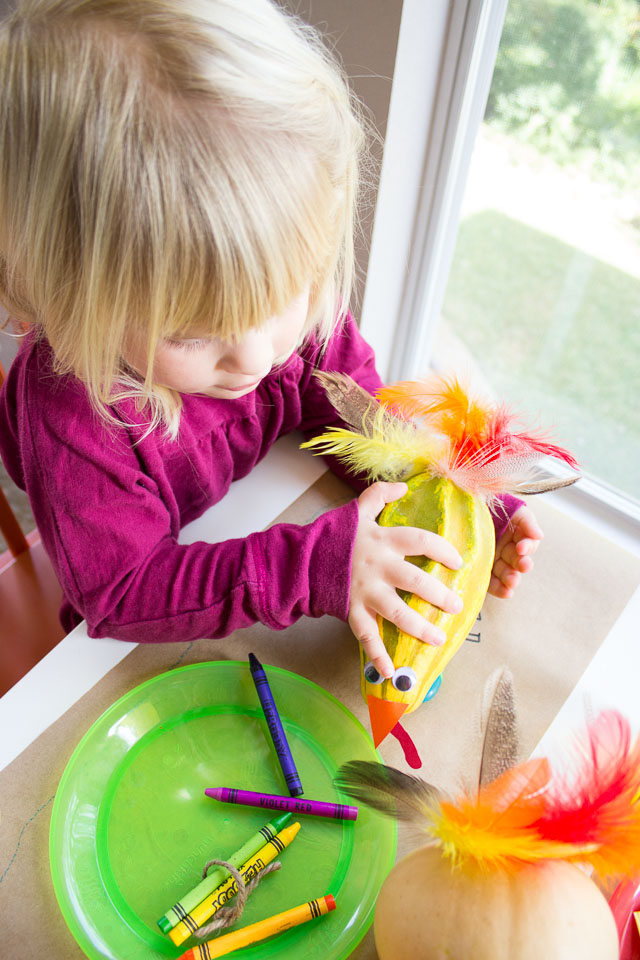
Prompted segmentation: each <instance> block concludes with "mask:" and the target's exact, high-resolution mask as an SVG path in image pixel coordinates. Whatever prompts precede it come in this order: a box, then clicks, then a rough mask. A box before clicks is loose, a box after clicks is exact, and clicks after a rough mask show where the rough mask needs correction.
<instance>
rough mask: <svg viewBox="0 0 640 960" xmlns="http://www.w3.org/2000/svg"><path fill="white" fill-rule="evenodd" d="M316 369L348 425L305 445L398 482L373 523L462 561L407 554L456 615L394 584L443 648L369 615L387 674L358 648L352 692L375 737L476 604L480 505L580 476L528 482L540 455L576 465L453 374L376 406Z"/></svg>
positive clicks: (487, 562) (482, 563)
mask: <svg viewBox="0 0 640 960" xmlns="http://www.w3.org/2000/svg"><path fill="white" fill-rule="evenodd" d="M316 376H317V377H318V379H319V380H320V382H321V383H322V385H323V386H324V388H325V390H326V392H327V395H328V396H329V399H330V400H331V402H332V404H333V406H334V407H335V409H336V411H337V412H338V414H339V415H340V417H341V418H342V420H343V422H344V423H346V424H348V425H349V427H351V428H352V429H346V428H345V427H341V426H338V427H329V428H328V430H327V432H325V433H323V434H322V435H320V436H318V437H315V438H313V439H312V440H309V441H307V442H306V443H304V444H303V445H302V446H303V447H309V448H311V449H313V450H314V451H315V452H318V453H324V454H329V455H333V456H335V457H337V458H338V459H340V460H341V461H342V462H343V463H346V464H347V465H348V466H349V467H350V468H351V469H353V470H354V471H355V472H357V473H360V474H364V475H366V476H368V477H369V479H370V480H403V481H406V482H407V484H408V487H409V489H408V491H407V493H406V494H405V495H404V496H403V497H402V499H400V500H398V501H395V502H393V503H390V504H388V505H387V506H386V507H385V508H384V510H383V511H382V513H381V514H380V516H379V518H378V522H379V523H380V524H381V525H382V526H397V525H400V524H402V525H406V526H412V527H420V528H422V529H425V530H431V531H433V532H434V533H437V534H439V535H440V536H441V537H444V538H445V539H446V540H448V541H449V542H450V543H451V544H453V546H454V547H456V549H457V550H458V552H459V553H460V554H461V556H462V560H463V563H462V567H461V568H460V569H459V570H450V569H448V568H446V567H444V566H442V565H441V564H439V563H436V562H434V561H432V560H430V559H428V558H427V557H409V558H407V559H409V560H410V561H411V562H413V563H416V564H418V565H419V566H420V567H422V568H423V569H424V570H426V571H427V572H428V573H431V574H433V575H434V576H436V577H437V578H438V579H439V580H440V581H441V582H442V583H443V584H444V585H445V586H447V587H449V588H450V589H451V590H453V591H454V592H455V593H457V594H458V595H459V596H460V598H461V599H462V602H463V609H462V612H461V613H459V614H449V613H445V612H444V611H442V610H440V609H438V608H436V607H434V606H433V605H432V604H430V603H428V602H427V601H425V600H423V599H422V598H420V597H417V596H414V595H413V594H407V593H406V592H403V591H400V590H398V593H399V594H400V595H401V597H402V598H403V599H404V600H406V601H407V603H408V604H409V606H410V607H412V608H413V609H414V610H417V611H418V612H419V613H420V614H422V615H423V616H424V617H426V618H428V619H429V620H430V621H431V622H432V623H434V624H435V625H436V626H438V627H440V628H441V629H442V630H443V632H444V634H445V636H446V641H445V643H444V644H443V645H442V646H439V647H437V646H434V645H432V644H428V643H424V642H422V641H420V640H417V639H416V638H414V637H412V636H410V635H408V634H406V633H403V632H402V631H401V630H399V629H398V628H397V627H396V626H394V625H393V624H391V623H390V622H387V621H386V620H384V619H382V618H381V617H378V627H379V630H380V635H381V637H382V639H383V641H384V644H385V647H386V649H387V651H388V652H389V654H390V656H391V659H392V660H393V665H394V675H393V677H392V678H391V679H390V680H384V679H383V678H382V677H381V676H380V675H379V673H378V671H377V670H376V669H375V667H374V665H373V663H368V662H366V661H365V658H364V655H363V654H361V689H362V694H363V696H364V698H365V700H366V702H367V703H368V706H369V714H370V718H371V728H372V733H373V740H374V743H375V745H376V746H377V745H378V744H379V743H380V742H381V741H382V740H383V739H384V738H385V737H386V736H387V734H388V733H390V732H391V731H392V730H393V729H394V727H395V726H396V724H397V723H398V721H399V720H400V717H401V716H402V715H403V713H405V712H407V713H410V712H411V711H413V710H415V709H416V708H417V707H419V706H420V704H421V703H422V702H423V700H424V698H425V696H426V695H427V693H428V691H429V689H430V687H431V686H432V684H433V683H434V681H435V680H436V679H437V678H438V677H439V676H440V674H441V673H442V670H443V668H444V667H445V666H446V664H447V663H448V662H449V661H450V660H451V658H452V657H453V656H454V655H455V653H456V652H457V651H458V649H459V648H460V645H461V644H462V643H463V641H464V640H465V638H466V637H467V635H468V633H469V631H470V630H471V627H472V626H473V624H474V622H475V620H476V618H477V616H478V613H479V612H480V608H481V607H482V604H483V601H484V598H485V594H486V592H487V587H488V585H489V580H490V577H491V568H492V565H493V558H494V550H495V531H494V525H493V521H492V518H491V514H490V512H489V508H488V506H487V503H491V502H497V499H498V497H499V496H500V494H501V493H506V492H508V493H516V494H517V493H541V492H543V491H544V490H551V489H556V488H557V487H560V486H565V485H567V484H568V483H573V482H575V480H576V479H577V478H578V475H577V474H575V475H574V476H572V477H570V478H569V479H562V480H554V481H549V480H546V479H545V480H544V481H538V482H535V483H529V482H528V481H527V480H526V474H527V471H529V470H530V468H531V467H532V465H533V464H534V463H535V462H536V461H537V460H539V459H540V458H541V457H542V456H553V457H557V458H559V459H561V460H564V461H565V462H566V463H568V464H569V465H570V466H572V467H573V468H576V467H577V463H576V461H575V460H574V459H573V457H572V456H571V454H570V453H568V452H567V451H566V450H563V449H562V448H561V447H557V446H555V445H554V444H550V443H548V442H547V441H546V440H543V439H542V438H540V437H539V436H537V435H535V434H531V435H527V434H525V433H510V432H509V430H508V426H509V423H510V420H511V419H512V418H511V416H510V415H509V414H508V413H507V412H506V410H505V409H504V407H501V406H497V405H495V404H492V403H489V402H486V401H482V400H477V399H474V398H471V397H470V396H469V395H468V393H467V391H466V390H465V389H464V388H463V387H462V386H461V385H460V383H459V382H458V381H457V379H456V378H455V377H448V378H447V377H437V378H432V379H430V380H427V381H422V382H408V383H400V384H396V385H395V386H393V387H385V388H384V389H382V390H380V391H379V393H378V396H379V397H380V398H381V400H382V403H379V402H378V400H376V398H374V397H373V396H371V394H369V393H367V392H366V391H365V390H363V389H362V388H361V387H360V386H359V385H358V384H357V383H355V381H353V380H352V379H351V378H350V377H348V376H346V375H344V374H338V373H318V374H316ZM498 509H500V507H499V506H498Z"/></svg>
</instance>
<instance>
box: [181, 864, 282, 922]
mask: <svg viewBox="0 0 640 960" xmlns="http://www.w3.org/2000/svg"><path fill="white" fill-rule="evenodd" d="M210 867H225V868H226V869H227V870H228V871H229V873H230V874H231V876H232V877H233V879H234V880H235V882H236V885H237V887H238V892H237V894H236V897H235V900H234V901H233V903H234V905H233V906H232V907H223V908H222V909H221V910H218V913H217V914H216V918H215V920H212V921H211V923H207V924H206V925H205V926H204V927H199V928H198V929H197V930H196V932H195V934H194V936H195V937H210V936H211V934H213V933H215V932H216V931H217V930H224V928H225V927H230V926H231V924H232V923H235V922H236V920H239V919H240V917H241V916H242V914H243V912H244V908H245V904H246V902H247V897H248V896H249V894H250V893H251V892H252V891H253V890H255V888H256V887H257V886H258V884H259V883H260V881H261V880H262V878H263V877H266V875H267V874H268V873H273V871H274V870H279V869H280V867H281V863H280V862H279V861H278V860H276V861H275V862H274V863H268V864H267V865H266V867H263V868H262V870H260V871H259V872H258V873H257V874H256V875H255V877H254V878H253V880H250V881H249V883H248V884H247V885H246V886H245V883H244V880H243V879H242V874H241V873H239V872H238V870H236V868H235V867H233V866H231V864H230V863H227V861H226V860H209V861H208V863H205V865H204V869H203V871H202V879H203V880H204V878H205V877H206V875H207V872H208V870H209V868H210Z"/></svg>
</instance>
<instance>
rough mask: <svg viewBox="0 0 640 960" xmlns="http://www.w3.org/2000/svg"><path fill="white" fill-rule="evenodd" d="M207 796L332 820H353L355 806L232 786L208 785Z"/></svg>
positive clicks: (227, 801) (226, 801) (356, 810)
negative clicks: (280, 795)
mask: <svg viewBox="0 0 640 960" xmlns="http://www.w3.org/2000/svg"><path fill="white" fill-rule="evenodd" d="M205 793H206V795H207V796H208V797H213V799H214V800H221V801H222V803H239V804H241V805H242V806H245V807H262V809H263V810H282V812H283V813H295V814H298V813H308V814H310V815H311V816H312V817H329V818H331V819H333V820H355V819H356V818H357V816H358V808H357V807H348V806H346V804H344V803H324V802H323V801H322V800H306V799H302V798H301V797H278V796H276V795H275V794H272V793H254V792H253V790H236V789H235V788H234V787H209V788H208V789H207V790H205Z"/></svg>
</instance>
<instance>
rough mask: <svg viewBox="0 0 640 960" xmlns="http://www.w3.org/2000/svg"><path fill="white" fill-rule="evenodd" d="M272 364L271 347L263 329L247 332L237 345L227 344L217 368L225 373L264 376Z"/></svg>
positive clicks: (269, 338) (267, 335)
mask: <svg viewBox="0 0 640 960" xmlns="http://www.w3.org/2000/svg"><path fill="white" fill-rule="evenodd" d="M272 363H273V347H272V344H271V337H270V336H269V332H268V331H267V330H265V329H264V328H261V329H257V330H249V332H248V333H247V334H246V335H245V336H244V337H243V338H242V340H239V341H238V342H237V343H232V344H229V346H228V347H227V349H226V350H225V352H224V353H223V355H222V357H221V358H220V362H219V364H218V366H219V367H220V368H221V369H222V370H224V371H226V372H227V373H242V374H245V375H253V374H255V375H260V376H262V375H264V373H265V372H266V371H267V370H269V369H270V368H271V365H272Z"/></svg>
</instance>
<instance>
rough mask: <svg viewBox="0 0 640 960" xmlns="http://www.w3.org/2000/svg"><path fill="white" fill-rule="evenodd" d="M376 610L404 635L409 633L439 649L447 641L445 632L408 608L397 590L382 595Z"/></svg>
mask: <svg viewBox="0 0 640 960" xmlns="http://www.w3.org/2000/svg"><path fill="white" fill-rule="evenodd" d="M376 608H377V612H378V613H379V614H380V616H382V617H384V618H385V620H388V621H389V622H390V623H393V624H395V626H396V627H398V629H399V630H402V632H403V633H408V634H409V636H411V637H416V638H417V639H418V640H422V641H423V642H424V643H431V644H433V645H434V646H436V647H439V646H441V645H442V644H443V643H444V642H445V640H446V636H445V634H444V632H443V631H442V630H441V629H440V628H439V627H436V626H434V625H433V624H432V623H431V622H430V621H429V620H427V619H426V617H423V616H422V615H421V614H419V613H417V612H416V611H415V610H412V609H411V607H409V606H407V604H406V603H405V602H404V600H402V599H401V598H400V597H399V596H398V594H397V593H396V592H395V590H390V591H389V592H388V593H381V594H380V596H379V599H378V603H377V604H376Z"/></svg>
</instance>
